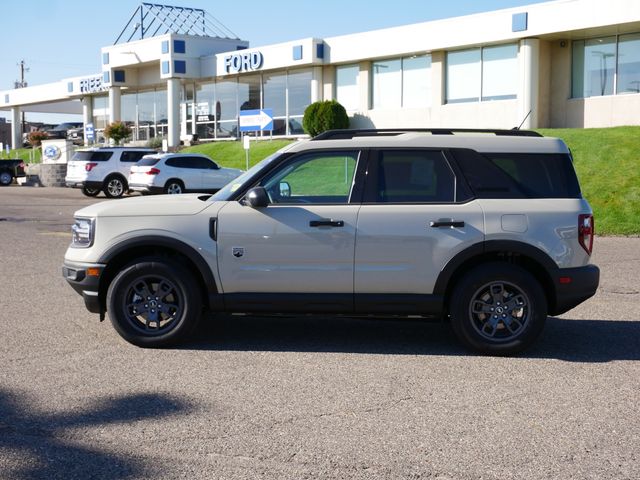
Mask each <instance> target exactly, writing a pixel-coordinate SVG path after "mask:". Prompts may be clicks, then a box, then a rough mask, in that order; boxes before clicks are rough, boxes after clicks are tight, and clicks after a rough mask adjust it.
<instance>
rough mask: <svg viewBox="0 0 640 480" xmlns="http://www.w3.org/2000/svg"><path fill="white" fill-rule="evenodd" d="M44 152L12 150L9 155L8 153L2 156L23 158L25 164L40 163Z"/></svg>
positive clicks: (23, 149) (0, 155)
mask: <svg viewBox="0 0 640 480" xmlns="http://www.w3.org/2000/svg"><path fill="white" fill-rule="evenodd" d="M41 156H42V151H41V149H39V148H34V149H31V148H19V149H17V150H11V153H10V154H9V155H7V152H2V153H1V154H0V159H2V158H21V159H22V160H24V162H25V163H40V158H41Z"/></svg>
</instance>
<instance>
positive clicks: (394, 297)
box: [354, 149, 484, 313]
mask: <svg viewBox="0 0 640 480" xmlns="http://www.w3.org/2000/svg"><path fill="white" fill-rule="evenodd" d="M459 183H460V182H459V181H458V179H457V176H456V174H455V170H454V169H453V168H452V166H451V164H450V162H449V161H448V159H447V156H446V155H445V153H444V152H443V151H439V150H429V149H405V150H403V149H386V150H376V151H372V152H371V155H370V161H369V166H368V172H367V180H366V185H365V193H364V201H363V204H362V207H361V209H360V212H359V215H358V229H357V235H356V250H355V273H354V291H355V294H356V296H355V298H356V311H361V312H367V311H380V310H388V311H394V306H393V305H394V304H397V305H398V308H397V309H395V310H397V311H398V312H399V313H407V309H409V310H410V308H408V307H407V302H408V301H409V302H413V301H414V300H415V299H416V298H418V297H415V295H429V294H432V293H433V287H434V285H435V282H436V279H437V277H438V274H439V273H440V271H441V270H442V269H443V268H444V266H445V265H446V264H447V262H448V261H449V260H450V259H451V258H453V257H454V256H455V255H456V254H457V253H458V252H460V251H462V250H464V249H465V248H467V247H469V246H471V245H473V244H476V243H480V242H482V241H483V239H484V234H483V232H484V220H483V212H482V209H481V207H480V206H479V204H478V202H476V201H469V202H464V201H461V200H463V199H462V197H463V196H464V195H461V192H460V191H459V188H458V185H459ZM412 299H413V300H412ZM385 305H387V306H388V307H389V308H385ZM415 308H416V310H417V311H416V312H415V313H425V312H420V309H421V307H420V305H419V304H418V303H416V304H415ZM400 310H402V312H400Z"/></svg>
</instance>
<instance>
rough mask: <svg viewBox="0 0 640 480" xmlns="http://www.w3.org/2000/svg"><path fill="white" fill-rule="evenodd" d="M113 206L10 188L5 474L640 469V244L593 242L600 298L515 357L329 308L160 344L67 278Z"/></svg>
mask: <svg viewBox="0 0 640 480" xmlns="http://www.w3.org/2000/svg"><path fill="white" fill-rule="evenodd" d="M103 200H105V199H104V198H103V197H99V198H97V199H89V198H86V197H84V196H83V195H82V194H81V193H80V192H79V191H77V190H70V189H55V188H28V187H18V186H11V187H6V188H0V252H1V256H0V258H1V261H0V325H1V326H2V330H1V331H2V334H1V337H0V338H1V339H2V340H1V342H0V478H2V479H32V478H43V479H44V478H46V479H54V478H60V479H63V478H64V479H70V478H82V479H84V478H106V479H134V478H135V479H137V478H185V479H186V478H188V479H194V478H220V479H240V478H246V479H255V478H268V479H285V478H288V479H302V478H313V479H317V478H322V479H324V478H357V479H369V478H372V479H379V478H383V479H398V478H433V479H436V478H437V479H483V480H486V479H512V478H513V479H516V478H517V479H523V478H527V479H540V478H554V479H637V478H639V476H640V453H639V451H638V445H640V412H639V409H638V404H639V400H640V393H639V392H640V308H639V307H640V275H638V272H639V271H640V239H638V238H596V243H595V252H596V253H595V263H597V264H598V265H599V266H600V267H601V269H602V278H601V287H600V289H599V291H598V293H597V295H596V297H594V298H593V299H591V300H590V301H588V302H587V303H585V304H583V305H581V306H580V307H578V308H576V309H574V310H572V311H570V312H568V313H567V314H565V315H563V316H562V317H559V318H549V319H548V321H547V325H546V328H545V331H544V333H543V336H542V337H541V338H540V340H539V341H538V343H537V344H536V345H535V347H534V348H533V349H531V350H529V351H528V352H526V353H525V354H523V355H521V356H519V357H517V358H495V357H482V356H476V355H472V354H469V353H468V352H466V351H465V350H463V349H462V348H460V347H459V346H458V344H457V343H456V341H455V339H454V337H453V334H452V332H451V330H450V328H449V327H448V325H446V324H438V323H423V322H419V321H399V320H391V319H389V320H379V321H378V320H377V321H371V320H361V319H339V318H332V317H329V318H313V319H309V318H295V317H277V318H275V317H269V318H257V317H223V318H220V319H218V321H217V322H210V323H209V324H207V325H205V326H203V327H202V328H200V330H199V331H198V334H197V336H196V338H194V340H193V341H191V342H190V343H187V344H185V345H184V346H182V347H181V348H176V349H166V350H144V349H140V348H137V347H133V346H131V345H129V344H127V343H126V342H124V341H123V340H121V339H120V337H119V336H118V335H117V334H116V333H115V331H114V330H113V328H112V327H111V325H110V323H109V322H108V321H105V322H104V323H99V322H98V317H97V316H96V315H92V314H90V313H88V312H87V311H86V310H85V308H84V306H83V304H82V301H81V298H80V297H79V296H78V295H77V294H76V293H75V292H73V291H72V290H71V288H69V287H68V286H67V285H66V282H65V281H64V279H63V278H62V276H61V264H62V259H63V255H64V251H65V249H66V247H67V245H68V243H69V241H70V233H69V232H70V230H69V228H70V225H71V222H72V215H73V212H74V211H75V210H76V209H78V208H80V207H82V206H84V205H88V204H90V203H93V202H96V201H103ZM110 201H119V200H110ZM596 222H597V219H596ZM596 225H597V223H596Z"/></svg>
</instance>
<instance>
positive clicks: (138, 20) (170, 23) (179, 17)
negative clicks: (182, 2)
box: [113, 3, 238, 45]
mask: <svg viewBox="0 0 640 480" xmlns="http://www.w3.org/2000/svg"><path fill="white" fill-rule="evenodd" d="M167 33H177V34H182V35H197V36H202V37H219V38H232V39H237V38H238V36H237V35H236V34H235V33H233V32H232V31H231V30H229V29H228V28H227V27H226V26H225V25H223V24H222V22H220V20H218V19H217V18H215V17H214V16H213V15H210V14H209V13H207V12H206V11H205V10H202V9H199V8H187V7H176V6H172V5H160V4H157V3H141V4H140V6H139V7H138V8H136V10H135V11H134V12H133V15H131V18H130V19H129V21H128V22H127V24H126V26H125V27H124V28H123V29H122V32H120V35H118V38H117V39H116V41H115V42H113V44H114V45H117V44H118V43H127V42H130V41H132V40H142V39H144V38H151V37H155V36H157V35H165V34H167Z"/></svg>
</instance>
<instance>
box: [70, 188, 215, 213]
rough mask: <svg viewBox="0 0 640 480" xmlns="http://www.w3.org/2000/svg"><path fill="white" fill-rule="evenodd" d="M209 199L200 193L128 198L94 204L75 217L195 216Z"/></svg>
mask: <svg viewBox="0 0 640 480" xmlns="http://www.w3.org/2000/svg"><path fill="white" fill-rule="evenodd" d="M209 197H210V195H206V194H202V193H190V194H184V195H151V196H146V197H129V198H122V199H118V200H109V201H106V202H100V203H96V204H94V205H90V206H88V207H85V208H83V209H81V210H78V211H77V212H76V213H75V215H76V216H78V217H149V216H162V215H195V214H196V213H199V212H201V211H202V210H204V209H205V208H207V207H209V206H211V202H209V201H208V199H209ZM201 198H202V199H204V200H201Z"/></svg>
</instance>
